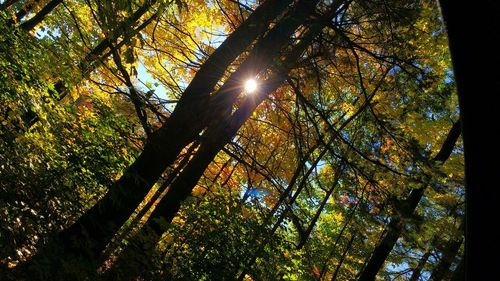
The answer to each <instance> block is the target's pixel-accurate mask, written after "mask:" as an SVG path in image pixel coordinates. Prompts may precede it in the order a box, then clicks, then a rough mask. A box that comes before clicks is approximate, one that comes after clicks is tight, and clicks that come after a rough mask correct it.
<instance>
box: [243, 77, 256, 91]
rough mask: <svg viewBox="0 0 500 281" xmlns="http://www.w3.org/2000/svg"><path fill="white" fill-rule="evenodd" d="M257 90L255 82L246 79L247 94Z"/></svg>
mask: <svg viewBox="0 0 500 281" xmlns="http://www.w3.org/2000/svg"><path fill="white" fill-rule="evenodd" d="M255 90H257V82H256V81H255V80H254V79H248V80H247V81H246V82H245V91H246V92H247V93H253V92H255Z"/></svg>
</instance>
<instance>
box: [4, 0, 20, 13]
mask: <svg viewBox="0 0 500 281" xmlns="http://www.w3.org/2000/svg"><path fill="white" fill-rule="evenodd" d="M17 1H19V0H5V1H4V2H3V3H2V4H0V10H4V11H5V10H7V9H8V8H9V7H10V6H12V5H14V4H15V3H16V2H17Z"/></svg>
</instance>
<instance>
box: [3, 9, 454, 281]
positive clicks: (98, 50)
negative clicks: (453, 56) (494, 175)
mask: <svg viewBox="0 0 500 281" xmlns="http://www.w3.org/2000/svg"><path fill="white" fill-rule="evenodd" d="M33 3H35V2H32V1H17V2H16V1H14V2H12V3H6V5H3V6H7V7H6V8H5V9H6V11H7V12H8V13H10V14H11V16H8V15H7V14H4V15H3V17H4V18H5V20H6V21H9V20H10V18H11V17H12V16H14V15H16V14H17V15H18V16H19V17H23V13H25V12H26V11H27V9H28V8H29V9H31V12H30V13H29V15H30V16H33V17H32V19H34V18H35V17H36V15H37V13H39V12H41V11H42V10H43V9H45V8H44V7H47V4H50V3H52V1H44V2H42V1H41V2H40V5H38V6H37V5H34V4H33ZM7 4H8V5H7ZM40 9H42V10H40ZM49 10H50V12H49V13H50V16H46V17H45V16H44V17H43V20H41V21H39V22H38V23H37V25H36V28H34V29H32V30H31V31H30V32H25V31H23V30H22V28H21V25H22V24H23V23H26V22H28V21H30V19H29V18H28V14H26V16H25V17H26V18H27V19H28V21H24V22H23V21H21V23H20V24H21V25H16V24H11V25H5V26H4V27H3V29H4V30H5V32H3V33H2V34H3V35H2V37H1V38H2V40H0V48H2V50H5V54H3V55H2V56H1V57H0V58H1V60H0V68H2V73H5V74H4V75H3V76H2V77H4V79H3V80H2V81H1V82H0V87H1V88H2V89H3V92H5V93H7V94H5V95H2V97H1V98H0V101H1V102H2V105H3V106H2V108H3V109H2V110H0V118H2V119H0V122H1V124H2V127H1V128H0V135H1V136H2V140H3V141H4V142H3V143H2V144H0V146H1V147H2V149H3V150H5V151H6V153H5V154H4V155H2V156H1V157H2V161H3V162H4V163H5V164H3V165H2V166H1V167H0V177H1V179H2V180H1V182H2V185H0V192H1V193H0V194H2V197H5V199H4V198H2V200H3V201H2V203H3V205H2V206H3V207H2V208H1V209H0V211H1V212H2V213H3V214H5V216H2V227H1V228H0V230H1V232H0V238H1V239H2V240H1V241H2V244H6V245H8V247H6V251H5V254H4V253H2V256H0V264H2V266H3V267H2V274H3V276H6V277H5V278H7V279H9V278H10V279H12V280H23V279H25V280H27V279H32V278H35V279H40V280H44V279H55V280H66V279H68V278H72V279H82V280H86V279H102V280H113V279H114V280H124V279H127V280H137V279H145V280H165V279H172V280H186V279H188V280H191V279H196V280H198V279H200V280H213V279H223V280H226V279H231V280H232V279H238V280H244V279H253V280H318V279H321V280H346V279H353V278H357V277H358V276H361V278H364V277H363V276H364V275H365V274H364V273H363V272H364V271H369V269H370V268H371V269H376V270H371V272H372V273H373V272H374V273H373V278H375V274H376V273H377V272H378V275H379V278H386V279H391V280H392V279H395V280H398V279H405V278H414V279H415V278H417V279H418V276H427V275H431V271H432V270H433V269H435V270H434V271H435V274H434V276H437V275H436V274H437V273H439V272H444V271H443V270H441V269H442V268H447V270H454V271H455V273H456V274H455V275H457V274H459V272H460V268H461V267H460V266H458V267H457V270H455V263H453V262H452V264H450V263H449V260H450V259H449V258H446V259H445V258H444V256H452V255H453V254H451V252H454V251H448V254H449V255H445V254H446V253H447V252H446V251H445V248H439V249H437V250H435V251H431V249H432V248H433V245H436V244H441V241H444V242H446V241H452V240H453V239H452V238H451V237H454V233H455V232H456V229H454V228H456V226H455V223H454V222H453V218H459V217H461V216H462V215H463V204H464V199H463V181H464V179H463V178H464V176H463V167H462V163H463V158H462V156H463V151H462V146H461V143H460V142H457V144H456V145H455V142H456V139H457V138H458V136H459V134H460V132H459V131H460V130H459V129H460V128H459V125H458V123H456V122H455V124H454V126H453V129H452V134H451V135H453V137H451V136H450V137H447V131H448V130H449V127H450V121H451V120H457V119H458V117H459V110H458V109H457V108H458V107H457V99H456V96H455V95H454V92H455V83H454V79H453V73H452V68H451V64H450V59H449V53H448V51H447V38H446V33H445V30H444V28H443V26H442V22H441V19H440V14H439V11H438V10H437V6H436V5H435V3H434V2H432V1H413V0H405V1H392V0H389V1H388V0H384V1H379V0H371V1H319V0H318V1H306V0H297V1H275V0H267V1H262V2H255V3H253V2H252V3H251V4H250V3H249V2H248V3H247V2H245V3H244V2H242V1H232V0H231V1H226V0H216V1H210V2H207V1H191V0H186V1H133V2H130V1H108V2H106V3H104V2H99V1H97V2H95V1H79V0H71V1H64V2H61V3H60V5H57V8H54V9H49ZM89 15H90V16H89ZM13 22H14V21H13ZM7 42H13V46H12V48H10V46H9V44H8V43H7ZM249 78H253V79H255V80H256V81H257V82H256V83H257V88H256V89H255V91H253V90H251V89H245V88H244V85H245V82H246V81H247V79H249ZM451 122H452V121H451ZM445 139H447V140H445ZM453 139H455V140H454V141H453ZM443 141H444V142H445V143H449V144H448V145H445V146H446V149H444V148H441V145H442V143H443ZM443 151H445V152H443ZM432 155H437V156H436V157H437V158H439V159H440V160H443V161H444V160H446V163H438V164H436V163H435V162H434V161H433V160H431V159H432ZM443 155H444V156H443ZM448 156H449V157H448ZM443 157H444V158H443ZM441 158H443V159H441ZM448 158H449V159H448ZM30 179H37V180H40V183H34V182H30ZM427 186H428V187H429V188H427ZM424 189H425V190H426V192H425V194H424V192H423V190H424ZM4 195H5V196H4ZM39 198H51V199H48V200H45V199H44V200H43V202H38V201H39V200H38V199H39ZM38 214H41V215H40V217H39V215H38ZM457 235H458V234H457ZM11 237H12V238H11ZM399 237H401V238H402V239H398V238H399ZM457 237H458V236H457ZM436 241H440V242H436ZM453 241H454V240H453ZM450 243H451V242H450ZM380 245H386V246H387V247H385V248H384V249H383V251H382V250H380V249H381V248H383V247H381V246H380ZM453 245H455V244H453ZM453 245H451V246H450V247H449V248H450V249H455V248H456V247H454V246H453ZM452 246H453V247H452ZM389 253H390V254H389ZM457 254H458V252H457ZM441 257H443V259H441ZM374 264H375V265H374ZM384 264H385V266H383V265H384ZM445 271H446V270H445ZM4 272H5V274H4ZM357 274H358V275H357ZM412 274H413V277H410V275H412ZM446 274H448V275H451V273H446ZM33 276H35V277H33Z"/></svg>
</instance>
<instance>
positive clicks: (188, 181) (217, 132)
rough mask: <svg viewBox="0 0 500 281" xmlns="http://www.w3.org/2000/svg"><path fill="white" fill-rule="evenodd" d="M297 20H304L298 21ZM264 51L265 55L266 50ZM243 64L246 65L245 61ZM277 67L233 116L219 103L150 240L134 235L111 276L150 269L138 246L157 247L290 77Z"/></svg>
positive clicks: (159, 211)
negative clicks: (203, 180) (210, 169)
mask: <svg viewBox="0 0 500 281" xmlns="http://www.w3.org/2000/svg"><path fill="white" fill-rule="evenodd" d="M297 11H300V13H302V12H303V10H302V9H300V10H297ZM296 15H297V14H296V13H294V14H292V17H294V20H297V19H298V18H297V16H296ZM305 16H306V14H304V15H303V17H302V21H304V20H305V18H306V17H305ZM285 23H287V24H288V21H285ZM296 24H300V23H299V22H297V23H296ZM276 27H277V28H278V29H277V30H279V31H282V30H283V29H281V28H280V25H279V24H278V25H277V26H276ZM293 30H295V28H294V29H289V33H288V38H286V37H283V34H282V33H281V32H280V33H275V32H269V34H268V36H266V37H264V38H263V39H262V40H264V42H274V43H275V45H278V47H279V46H285V45H286V44H287V42H288V41H289V40H290V39H289V36H291V33H292V32H293ZM319 31H320V29H318V28H314V29H312V32H310V33H308V35H307V36H306V37H305V38H303V40H302V41H301V43H300V44H299V45H298V46H296V48H295V49H294V51H293V53H292V54H289V55H288V56H287V58H286V61H285V62H283V63H282V65H283V66H288V67H290V65H292V64H293V63H294V62H295V60H296V59H297V58H298V57H299V56H300V54H302V52H303V50H304V49H305V48H306V47H307V46H308V44H309V42H310V41H311V40H312V39H313V38H314V37H315V36H316V35H317V34H318V33H319ZM278 34H279V35H280V36H281V37H282V38H281V39H280V40H278V39H277V38H276V36H275V35H278ZM258 46H259V45H258ZM271 51H273V52H272V53H269V50H268V52H266V53H267V56H270V57H269V60H270V61H274V59H275V58H274V57H271V55H272V56H278V51H279V48H277V47H274V50H271ZM260 54H261V55H264V54H263V53H262V52H261V53H260ZM242 66H245V63H243V64H242ZM277 68H278V71H277V73H275V74H274V75H273V77H271V78H269V79H267V80H266V81H263V82H262V83H261V85H260V87H261V89H260V90H259V91H260V93H259V94H258V95H252V96H247V98H246V99H245V101H244V102H243V104H242V105H241V107H240V108H239V109H238V110H237V111H236V112H235V113H234V114H232V115H231V116H229V114H230V110H228V109H230V108H231V105H230V104H228V103H227V102H226V103H225V104H226V106H228V109H225V108H221V106H219V110H220V112H222V114H225V115H222V114H221V113H219V117H218V119H217V120H219V122H217V123H215V122H213V123H211V125H210V126H209V127H208V129H207V130H206V132H205V133H204V134H203V139H202V144H201V146H200V148H199V150H198V151H197V153H196V154H195V156H194V157H193V159H191V161H190V162H189V164H188V165H187V166H186V168H184V169H183V172H182V173H181V174H180V175H179V176H178V177H177V178H176V179H175V181H174V182H173V183H172V185H171V186H170V188H169V191H168V192H167V194H166V195H165V197H164V198H163V199H162V200H161V201H160V203H158V205H157V206H156V208H155V210H154V211H153V212H152V213H151V215H150V217H149V219H148V221H147V223H146V224H145V225H144V228H145V229H146V231H148V233H147V235H145V236H147V237H148V241H141V238H140V237H136V238H135V239H132V242H131V243H129V245H130V247H129V248H127V249H126V250H125V251H124V253H123V254H122V259H121V260H123V261H121V260H120V259H119V261H118V262H117V264H116V267H117V268H118V270H117V271H116V272H113V270H110V273H108V275H107V276H108V277H107V278H108V279H123V278H128V277H130V276H136V274H138V272H137V271H136V270H141V271H145V270H147V269H148V267H147V264H145V263H144V262H143V260H144V258H143V256H144V255H140V256H139V255H137V253H136V252H137V251H136V249H137V247H138V246H139V245H140V248H141V249H147V251H153V250H154V246H155V245H156V244H157V243H158V241H159V239H160V237H161V235H162V233H163V231H164V228H163V226H162V223H165V222H167V223H169V222H171V221H172V219H173V218H174V217H175V215H176V214H177V212H178V211H179V209H180V205H181V203H182V202H183V201H184V200H185V199H186V198H187V197H188V196H189V195H190V194H191V191H192V189H193V188H194V186H195V185H196V183H197V182H198V180H199V179H200V177H201V176H202V175H203V172H204V171H205V169H206V167H207V166H208V165H209V164H210V163H211V162H212V161H213V159H214V158H215V156H216V155H217V153H218V152H219V151H220V150H222V148H223V147H224V145H225V144H226V143H228V142H229V141H230V140H231V139H232V138H233V137H234V135H235V134H236V132H237V131H238V129H239V128H240V127H241V126H242V125H243V123H244V122H245V121H246V120H247V119H248V118H249V117H250V115H251V114H252V112H253V111H254V110H255V108H256V107H257V106H258V105H259V104H260V103H261V102H262V101H263V100H264V99H265V98H266V97H267V96H268V95H269V94H270V93H271V92H273V91H275V90H276V89H277V88H278V87H279V86H280V85H281V84H282V83H283V82H284V81H285V80H286V73H287V72H288V68H285V69H283V70H280V69H279V67H277ZM283 71H284V72H283ZM224 88H225V87H224V86H223V87H222V88H221V90H220V91H219V92H218V93H217V94H216V96H217V95H227V94H228V93H230V96H237V95H238V93H239V92H240V91H241V89H240V87H233V88H232V89H233V90H232V92H228V91H227V90H224ZM221 115H222V116H221ZM144 243H146V244H147V245H144ZM150 255H151V253H148V252H146V253H145V256H150ZM125 261H127V262H129V263H130V261H132V263H133V264H135V265H139V266H138V268H135V269H134V268H132V267H130V264H126V265H125V267H126V268H125V267H124V266H123V264H124V263H125ZM123 270H125V271H127V272H126V274H123V272H120V271H123ZM134 271H135V272H134Z"/></svg>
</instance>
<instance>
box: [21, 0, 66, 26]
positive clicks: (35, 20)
mask: <svg viewBox="0 0 500 281" xmlns="http://www.w3.org/2000/svg"><path fill="white" fill-rule="evenodd" d="M61 3H62V0H51V1H50V2H49V3H47V5H45V6H44V7H43V8H42V9H41V10H40V11H39V12H38V13H37V14H36V15H34V16H33V17H32V18H30V19H29V20H27V21H25V22H23V23H22V24H21V25H20V27H21V28H22V29H24V30H26V31H30V30H32V29H33V28H35V26H37V25H38V24H39V23H41V22H42V21H43V20H44V19H45V17H46V16H47V15H48V14H49V13H51V12H52V11H53V10H54V9H55V8H56V7H57V6H58V5H59V4H61Z"/></svg>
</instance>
